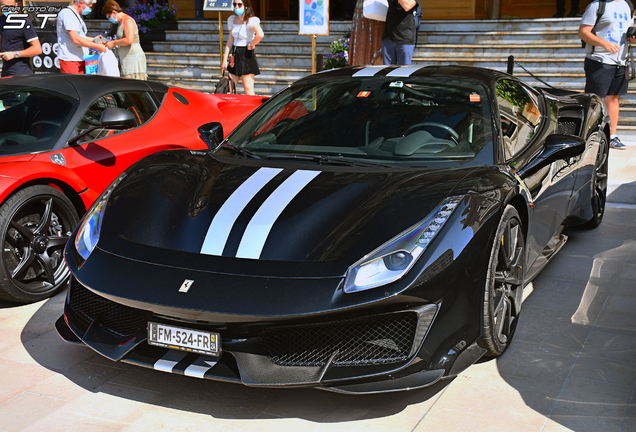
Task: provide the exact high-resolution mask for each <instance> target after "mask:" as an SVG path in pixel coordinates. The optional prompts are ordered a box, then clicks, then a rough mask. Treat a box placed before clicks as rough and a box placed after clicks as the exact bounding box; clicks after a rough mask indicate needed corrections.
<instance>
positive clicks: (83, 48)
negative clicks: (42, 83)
mask: <svg viewBox="0 0 636 432" xmlns="http://www.w3.org/2000/svg"><path fill="white" fill-rule="evenodd" d="M94 4H95V1H94V0H73V3H71V4H70V5H69V6H67V7H65V8H64V9H62V10H61V11H60V13H58V14H57V43H58V55H57V57H58V59H59V60H60V72H62V73H69V74H83V73H84V72H85V71H84V57H86V56H87V55H88V49H89V48H93V49H95V50H97V51H99V52H106V47H105V46H104V45H103V44H100V43H96V42H95V41H94V39H95V38H90V37H87V36H86V33H87V30H86V24H85V23H84V20H83V19H82V16H86V15H88V14H90V13H91V6H93V5H94Z"/></svg>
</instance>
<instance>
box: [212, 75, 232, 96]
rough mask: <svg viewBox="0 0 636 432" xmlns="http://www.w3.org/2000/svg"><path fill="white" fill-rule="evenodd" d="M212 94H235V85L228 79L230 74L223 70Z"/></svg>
mask: <svg viewBox="0 0 636 432" xmlns="http://www.w3.org/2000/svg"><path fill="white" fill-rule="evenodd" d="M214 94H236V84H234V81H233V80H232V78H231V77H230V73H229V72H228V71H227V70H225V69H223V73H222V74H221V78H220V79H219V81H218V82H217V83H216V86H215V87H214Z"/></svg>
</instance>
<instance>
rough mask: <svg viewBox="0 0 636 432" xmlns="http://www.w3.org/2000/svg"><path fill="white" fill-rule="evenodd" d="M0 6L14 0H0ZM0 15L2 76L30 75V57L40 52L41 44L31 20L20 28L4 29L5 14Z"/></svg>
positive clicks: (11, 4)
mask: <svg viewBox="0 0 636 432" xmlns="http://www.w3.org/2000/svg"><path fill="white" fill-rule="evenodd" d="M0 4H1V5H2V6H15V5H16V4H15V0H0ZM10 13H11V12H5V13H3V14H2V15H0V57H2V76H3V77H7V76H12V75H31V74H33V69H31V61H30V60H29V59H30V57H35V56H36V55H40V54H42V46H41V45H40V40H39V39H38V35H37V34H36V33H35V29H34V26H33V23H32V22H31V20H29V19H28V18H27V20H26V21H27V22H26V24H25V25H24V27H22V28H21V29H5V28H4V27H5V24H6V23H7V16H8V15H9V14H10Z"/></svg>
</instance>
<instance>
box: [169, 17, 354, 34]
mask: <svg viewBox="0 0 636 432" xmlns="http://www.w3.org/2000/svg"><path fill="white" fill-rule="evenodd" d="M178 23H179V30H184V31H201V30H203V31H214V32H217V33H218V31H219V22H218V20H217V19H206V20H182V19H180V20H179V21H178ZM261 27H262V28H263V31H264V32H266V31H271V32H293V33H296V34H298V22H297V21H275V20H265V21H261ZM223 28H224V30H227V19H225V20H223ZM350 30H351V21H330V22H329V33H332V32H335V33H337V32H341V33H344V32H347V31H350Z"/></svg>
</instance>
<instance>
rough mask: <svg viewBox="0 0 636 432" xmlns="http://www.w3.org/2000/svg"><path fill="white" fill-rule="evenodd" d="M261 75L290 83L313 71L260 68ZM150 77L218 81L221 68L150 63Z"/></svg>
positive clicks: (266, 78) (266, 79)
mask: <svg viewBox="0 0 636 432" xmlns="http://www.w3.org/2000/svg"><path fill="white" fill-rule="evenodd" d="M259 69H260V71H261V73H260V75H257V76H256V78H258V81H281V82H285V83H290V82H293V81H297V80H299V79H301V78H303V77H305V76H307V75H309V74H311V70H305V69H300V70H295V69H282V68H280V69H279V68H277V69H272V68H263V67H259ZM148 75H151V76H153V77H168V78H169V77H174V78H201V79H208V80H210V79H214V80H217V79H218V78H219V76H220V70H219V67H218V66H216V67H211V66H196V67H192V66H189V67H182V66H176V65H175V66H172V67H167V66H161V65H159V64H153V63H148Z"/></svg>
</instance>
